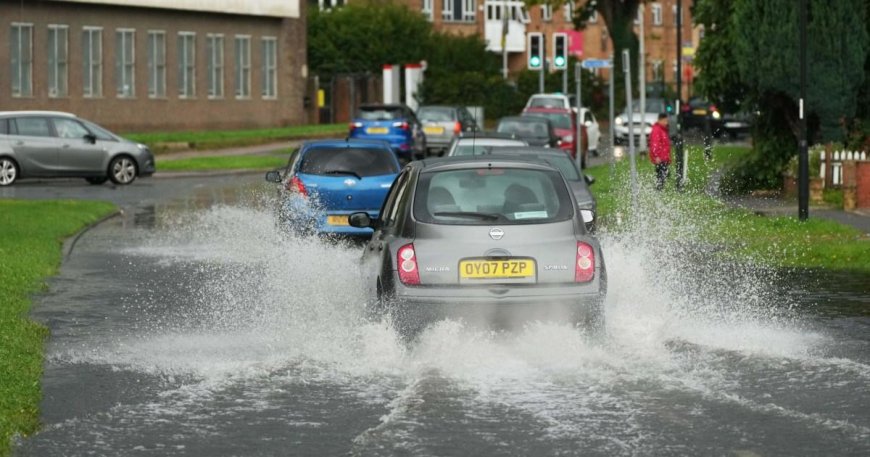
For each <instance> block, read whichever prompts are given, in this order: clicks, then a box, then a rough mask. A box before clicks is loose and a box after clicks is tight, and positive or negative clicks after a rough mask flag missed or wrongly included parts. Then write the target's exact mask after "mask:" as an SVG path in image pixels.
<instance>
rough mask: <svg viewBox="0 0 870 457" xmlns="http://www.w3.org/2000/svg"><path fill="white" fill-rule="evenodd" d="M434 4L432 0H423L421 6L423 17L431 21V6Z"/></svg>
mask: <svg viewBox="0 0 870 457" xmlns="http://www.w3.org/2000/svg"><path fill="white" fill-rule="evenodd" d="M433 6H434V0H423V8H422V10H421V12H422V13H423V17H425V18H426V20H427V21H429V22H432V9H433V8H432V7H433Z"/></svg>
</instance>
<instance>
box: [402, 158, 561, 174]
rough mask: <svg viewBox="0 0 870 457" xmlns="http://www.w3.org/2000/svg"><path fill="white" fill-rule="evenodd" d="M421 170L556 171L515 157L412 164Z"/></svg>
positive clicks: (437, 160) (533, 161)
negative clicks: (492, 169)
mask: <svg viewBox="0 0 870 457" xmlns="http://www.w3.org/2000/svg"><path fill="white" fill-rule="evenodd" d="M412 163H414V164H415V165H416V166H419V167H420V168H421V171H439V170H458V169H463V168H491V167H497V168H529V169H534V170H544V171H551V170H555V171H558V170H556V169H555V168H553V166H551V165H550V164H548V163H546V162H544V161H536V160H534V159H532V160H529V159H522V158H519V157H517V156H498V155H486V156H453V157H437V158H432V159H425V160H418V161H416V162H412Z"/></svg>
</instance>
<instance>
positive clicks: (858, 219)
mask: <svg viewBox="0 0 870 457" xmlns="http://www.w3.org/2000/svg"><path fill="white" fill-rule="evenodd" d="M300 144H302V140H297V141H284V142H279V143H268V144H260V145H254V146H245V147H237V148H228V149H220V150H214V151H208V150H205V151H183V152H172V153H166V154H160V155H159V156H158V159H160V160H176V159H185V158H190V157H203V156H232V155H246V154H251V155H270V154H274V153H275V152H276V151H282V150H286V149H290V148H295V147H298V146H299V145H300ZM607 153H608V152H604V153H603V154H602V155H600V156H599V159H601V160H604V157H605V156H606V154H607ZM593 162H594V161H593ZM593 165H595V163H593ZM244 173H262V170H219V171H199V172H161V171H159V167H158V172H157V173H155V174H154V177H155V178H174V177H190V176H219V175H236V174H244ZM720 198H722V200H723V201H724V202H725V203H728V204H730V205H732V206H734V207H739V208H743V209H746V210H749V211H752V212H754V213H756V214H759V215H764V216H797V215H798V204H797V199H796V198H783V197H780V196H778V195H775V194H771V195H768V194H750V195H741V196H730V197H727V198H725V197H720ZM809 217H811V218H813V217H820V218H824V219H829V220H833V221H836V222H839V223H841V224H844V225H850V226H852V227H855V228H856V229H858V230H860V231H862V232H863V233H864V234H867V235H870V209H862V210H855V211H845V210H843V209H837V208H833V207H830V206H810V208H809Z"/></svg>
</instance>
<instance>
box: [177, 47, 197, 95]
mask: <svg viewBox="0 0 870 457" xmlns="http://www.w3.org/2000/svg"><path fill="white" fill-rule="evenodd" d="M177 59H178V96H179V97H180V98H192V97H195V96H196V34H195V33H193V32H179V33H178V55H177Z"/></svg>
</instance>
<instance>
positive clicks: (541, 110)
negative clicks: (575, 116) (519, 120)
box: [523, 106, 574, 114]
mask: <svg viewBox="0 0 870 457" xmlns="http://www.w3.org/2000/svg"><path fill="white" fill-rule="evenodd" d="M523 113H560V114H572V113H574V110H572V109H569V108H555V107H543V106H530V107H528V108H526V109H524V110H523Z"/></svg>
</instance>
